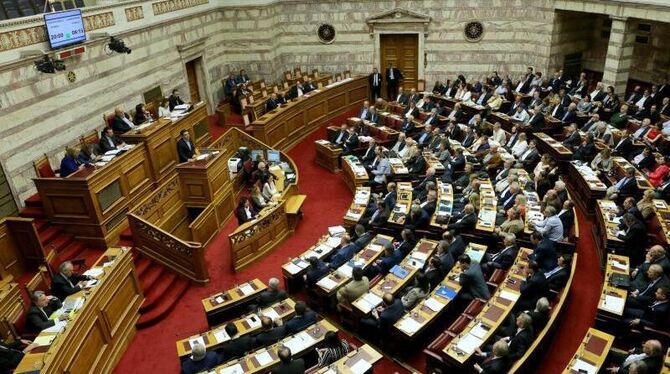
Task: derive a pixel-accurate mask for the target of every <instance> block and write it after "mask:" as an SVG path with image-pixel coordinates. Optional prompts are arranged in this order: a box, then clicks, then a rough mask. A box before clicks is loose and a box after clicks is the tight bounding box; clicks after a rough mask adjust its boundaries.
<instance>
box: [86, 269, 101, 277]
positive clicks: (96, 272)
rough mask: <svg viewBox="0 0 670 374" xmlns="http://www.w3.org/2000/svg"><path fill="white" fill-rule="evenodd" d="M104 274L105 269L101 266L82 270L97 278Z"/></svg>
mask: <svg viewBox="0 0 670 374" xmlns="http://www.w3.org/2000/svg"><path fill="white" fill-rule="evenodd" d="M103 274H105V270H104V269H103V268H101V267H94V268H90V269H88V270H86V271H85V272H84V275H86V276H89V277H93V278H98V277H99V276H101V275H103Z"/></svg>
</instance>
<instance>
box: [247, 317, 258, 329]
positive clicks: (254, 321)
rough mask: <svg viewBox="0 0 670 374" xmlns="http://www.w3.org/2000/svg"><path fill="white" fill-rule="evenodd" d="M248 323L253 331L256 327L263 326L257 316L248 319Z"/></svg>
mask: <svg viewBox="0 0 670 374" xmlns="http://www.w3.org/2000/svg"><path fill="white" fill-rule="evenodd" d="M246 321H247V323H248V324H249V328H251V329H255V328H256V327H260V326H261V319H260V318H259V317H258V316H257V315H255V314H253V315H251V316H249V317H247V318H246Z"/></svg>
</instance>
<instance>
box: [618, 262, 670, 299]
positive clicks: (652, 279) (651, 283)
mask: <svg viewBox="0 0 670 374" xmlns="http://www.w3.org/2000/svg"><path fill="white" fill-rule="evenodd" d="M647 278H648V279H649V280H648V281H647V282H646V283H645V284H643V285H642V286H641V287H638V288H636V289H634V290H633V291H631V292H629V293H628V299H626V307H627V308H633V309H644V308H645V307H647V306H649V305H651V304H652V303H653V302H654V298H655V296H654V294H655V293H656V290H657V289H658V288H659V287H669V286H670V280H668V276H667V275H665V274H664V273H663V268H662V267H661V265H658V264H654V265H651V266H649V270H647Z"/></svg>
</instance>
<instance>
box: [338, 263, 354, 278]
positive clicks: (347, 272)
mask: <svg viewBox="0 0 670 374" xmlns="http://www.w3.org/2000/svg"><path fill="white" fill-rule="evenodd" d="M353 271H354V268H353V267H351V265H349V264H344V265H342V266H340V267H339V268H338V269H337V272H338V273H340V274H341V275H342V276H343V277H345V278H351V277H352V276H353Z"/></svg>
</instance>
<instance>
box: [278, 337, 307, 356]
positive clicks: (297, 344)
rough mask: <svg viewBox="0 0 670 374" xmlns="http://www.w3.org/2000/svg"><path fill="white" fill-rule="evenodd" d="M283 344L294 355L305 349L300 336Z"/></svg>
mask: <svg viewBox="0 0 670 374" xmlns="http://www.w3.org/2000/svg"><path fill="white" fill-rule="evenodd" d="M283 344H284V346H285V347H286V348H288V349H290V350H291V353H292V354H296V353H297V352H302V350H303V347H304V345H303V342H302V339H300V337H299V336H294V337H293V338H291V339H288V340H286V341H285V342H284V343H283Z"/></svg>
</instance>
